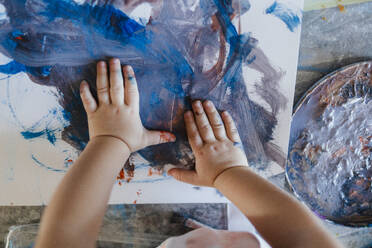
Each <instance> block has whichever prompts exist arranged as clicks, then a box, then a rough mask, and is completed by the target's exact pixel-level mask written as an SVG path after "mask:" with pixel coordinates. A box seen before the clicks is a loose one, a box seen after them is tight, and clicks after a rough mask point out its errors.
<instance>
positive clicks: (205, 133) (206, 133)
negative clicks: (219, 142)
mask: <svg viewBox="0 0 372 248" xmlns="http://www.w3.org/2000/svg"><path fill="white" fill-rule="evenodd" d="M192 109H193V110H194V114H195V120H196V125H197V127H198V130H199V134H200V136H201V137H202V139H203V140H204V141H205V142H213V141H215V140H216V138H215V137H214V134H213V130H212V127H211V125H210V123H209V120H208V118H207V115H206V114H205V112H204V109H203V106H202V104H201V102H200V101H195V102H194V103H193V104H192Z"/></svg>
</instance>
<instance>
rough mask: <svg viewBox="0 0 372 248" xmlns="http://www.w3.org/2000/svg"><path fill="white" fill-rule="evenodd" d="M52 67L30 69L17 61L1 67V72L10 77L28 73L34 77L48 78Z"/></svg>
mask: <svg viewBox="0 0 372 248" xmlns="http://www.w3.org/2000/svg"><path fill="white" fill-rule="evenodd" d="M50 70H51V66H43V67H29V66H25V65H23V64H21V63H18V62H17V61H11V62H9V63H8V64H5V65H0V72H1V73H4V74H8V75H14V74H18V73H20V72H27V73H30V74H32V75H33V76H42V77H46V76H48V75H49V73H50Z"/></svg>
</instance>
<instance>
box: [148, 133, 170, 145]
mask: <svg viewBox="0 0 372 248" xmlns="http://www.w3.org/2000/svg"><path fill="white" fill-rule="evenodd" d="M174 141H176V136H174V134H172V133H169V132H165V131H147V133H146V146H153V145H158V144H163V143H168V142H174Z"/></svg>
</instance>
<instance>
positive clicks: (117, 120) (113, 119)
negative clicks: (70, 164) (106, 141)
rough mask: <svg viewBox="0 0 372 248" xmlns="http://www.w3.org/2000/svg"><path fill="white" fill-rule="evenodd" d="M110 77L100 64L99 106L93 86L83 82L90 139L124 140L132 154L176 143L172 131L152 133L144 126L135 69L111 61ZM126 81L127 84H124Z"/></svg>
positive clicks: (83, 97)
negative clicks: (101, 137)
mask: <svg viewBox="0 0 372 248" xmlns="http://www.w3.org/2000/svg"><path fill="white" fill-rule="evenodd" d="M109 67H110V77H109V76H108V74H107V66H106V63H105V62H103V61H100V62H98V64H97V95H98V103H97V102H96V100H95V99H94V97H93V96H92V94H91V92H90V90H89V85H88V83H87V82H85V81H83V82H82V83H81V86H80V95H81V99H82V101H83V104H84V108H85V111H86V112H87V115H88V126H89V136H90V139H93V138H94V137H97V136H111V137H114V138H117V139H120V140H121V141H123V142H124V143H125V144H126V145H127V146H128V148H129V150H130V152H135V151H138V150H140V149H142V148H145V147H146V146H151V145H157V144H160V143H165V142H173V141H175V139H176V137H175V136H174V135H173V134H171V133H168V132H163V131H149V130H147V129H146V128H144V127H143V125H142V122H141V119H140V115H139V93H138V88H137V82H136V78H135V76H134V72H133V69H132V67H130V66H124V67H123V71H124V80H123V76H122V72H121V71H122V68H121V65H120V61H119V60H118V59H111V60H110V66H109ZM123 81H125V85H124V82H123Z"/></svg>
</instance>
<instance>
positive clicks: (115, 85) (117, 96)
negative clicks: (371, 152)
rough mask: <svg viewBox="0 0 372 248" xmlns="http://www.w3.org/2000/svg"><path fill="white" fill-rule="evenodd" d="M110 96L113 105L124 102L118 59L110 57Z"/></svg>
mask: <svg viewBox="0 0 372 248" xmlns="http://www.w3.org/2000/svg"><path fill="white" fill-rule="evenodd" d="M110 96H111V102H112V104H113V105H116V106H120V105H123V104H124V82H123V75H122V73H121V65H120V60H119V59H110Z"/></svg>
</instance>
